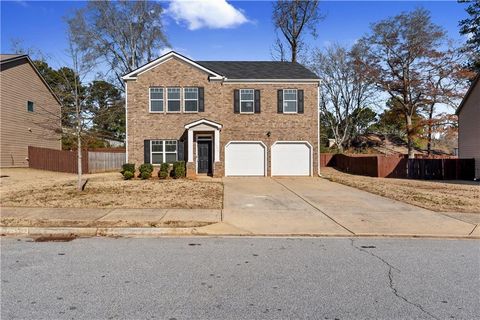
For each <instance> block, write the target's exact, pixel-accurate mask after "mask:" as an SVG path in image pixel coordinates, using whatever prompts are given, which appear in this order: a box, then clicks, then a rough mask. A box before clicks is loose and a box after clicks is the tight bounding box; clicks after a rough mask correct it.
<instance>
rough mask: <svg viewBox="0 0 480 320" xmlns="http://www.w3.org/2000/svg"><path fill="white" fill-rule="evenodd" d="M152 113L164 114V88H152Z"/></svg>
mask: <svg viewBox="0 0 480 320" xmlns="http://www.w3.org/2000/svg"><path fill="white" fill-rule="evenodd" d="M150 112H163V88H150Z"/></svg>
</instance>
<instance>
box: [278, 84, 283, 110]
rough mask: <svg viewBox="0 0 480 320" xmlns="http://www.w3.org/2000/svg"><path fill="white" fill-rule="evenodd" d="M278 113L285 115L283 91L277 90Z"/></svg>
mask: <svg viewBox="0 0 480 320" xmlns="http://www.w3.org/2000/svg"><path fill="white" fill-rule="evenodd" d="M277 113H283V90H281V89H280V90H277Z"/></svg>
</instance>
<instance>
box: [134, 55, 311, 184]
mask: <svg viewBox="0 0 480 320" xmlns="http://www.w3.org/2000/svg"><path fill="white" fill-rule="evenodd" d="M153 86H156V87H165V88H166V87H204V94H205V98H204V101H205V111H204V112H199V113H166V112H164V113H150V112H149V87H153ZM242 88H248V89H257V90H260V92H261V95H260V97H261V112H260V113H257V114H236V113H234V110H233V91H234V90H235V89H242ZM278 89H302V90H304V113H303V114H279V113H277V90H278ZM317 94H318V83H314V81H312V82H310V83H300V82H299V83H291V84H289V83H266V82H264V83H262V82H258V83H229V82H221V81H209V80H208V74H207V73H206V72H204V71H202V70H199V69H198V68H196V67H194V66H192V65H190V64H188V63H186V62H184V61H182V60H179V59H177V58H171V59H170V60H167V61H165V62H163V63H162V64H159V65H157V66H156V67H154V68H152V69H150V70H148V71H145V72H143V73H140V74H139V75H138V77H137V79H136V80H128V81H127V126H128V128H127V130H128V134H127V143H128V161H129V162H132V163H135V164H137V165H139V164H141V163H143V159H144V154H143V153H144V146H143V143H144V140H146V139H159V140H164V139H172V140H173V139H174V140H178V139H180V138H181V137H185V136H186V134H185V131H186V130H185V128H184V126H185V125H186V124H188V123H192V122H194V121H197V120H200V119H202V118H205V119H207V120H210V121H214V122H217V123H220V124H222V126H223V128H222V129H221V131H220V162H215V163H214V175H215V176H223V175H224V167H225V166H224V150H225V145H226V144H227V143H228V142H230V141H262V142H263V143H264V144H265V145H266V146H267V159H266V161H267V175H268V176H270V147H271V145H272V144H273V143H275V142H276V141H308V142H309V143H310V144H311V145H312V146H313V150H312V153H313V163H312V170H313V174H314V175H317V174H318V171H317V170H318V165H317V163H318V136H317V130H318V123H317V121H318V114H317V102H318V100H317V99H318V97H317ZM182 99H183V95H182ZM181 105H182V106H183V101H182V102H181ZM268 132H270V136H268V135H267V133H268ZM195 149H196V148H195V146H194V148H193V150H194V152H195ZM186 157H187V144H186V143H185V158H186ZM194 159H195V154H194ZM187 172H188V175H189V176H193V175H195V163H189V164H187Z"/></svg>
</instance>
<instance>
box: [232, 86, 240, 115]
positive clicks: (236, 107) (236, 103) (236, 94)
mask: <svg viewBox="0 0 480 320" xmlns="http://www.w3.org/2000/svg"><path fill="white" fill-rule="evenodd" d="M233 112H234V113H240V90H238V89H235V90H233Z"/></svg>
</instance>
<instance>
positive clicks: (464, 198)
mask: <svg viewBox="0 0 480 320" xmlns="http://www.w3.org/2000/svg"><path fill="white" fill-rule="evenodd" d="M321 173H322V175H323V176H324V177H326V178H328V179H330V180H331V181H333V182H338V183H341V184H344V185H347V186H351V187H354V188H358V189H361V190H365V191H368V192H371V193H374V194H378V195H381V196H384V197H387V198H391V199H394V200H398V201H403V202H406V203H409V204H413V205H416V206H419V207H422V208H425V209H429V210H433V211H441V212H470V213H480V184H479V183H477V182H473V181H472V182H468V181H423V180H409V179H390V178H372V177H365V176H358V175H352V174H347V173H344V172H341V171H338V170H336V169H334V168H322V169H321Z"/></svg>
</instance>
